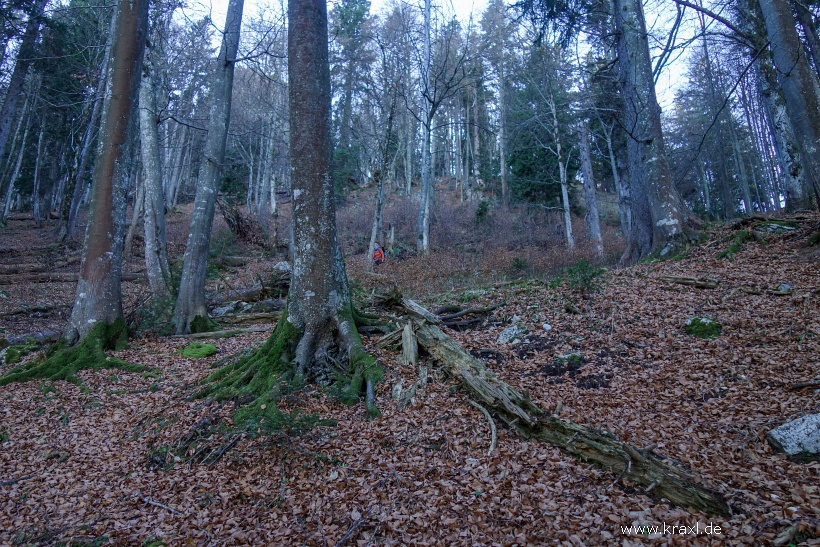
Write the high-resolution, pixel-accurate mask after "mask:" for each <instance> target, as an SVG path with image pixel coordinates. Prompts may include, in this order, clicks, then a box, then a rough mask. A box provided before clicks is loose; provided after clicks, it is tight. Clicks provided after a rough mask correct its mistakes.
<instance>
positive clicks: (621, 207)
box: [596, 111, 632, 237]
mask: <svg viewBox="0 0 820 547" xmlns="http://www.w3.org/2000/svg"><path fill="white" fill-rule="evenodd" d="M596 112H597V111H596ZM598 121H600V122H601V125H602V126H603V127H604V139H605V140H606V149H607V155H608V156H609V168H610V170H611V171H612V181H613V183H614V184H615V192H616V194H617V196H618V218H619V220H620V222H621V233H623V235H624V237H629V233H630V232H631V231H632V207H631V206H630V203H629V185H628V184H627V183H626V181H624V180H623V179H621V174H620V172H619V170H618V158H617V157H616V155H615V147H614V146H613V143H612V132H613V131H614V130H615V122H614V121H613V122H612V124H611V125H605V124H604V122H603V120H602V119H601V116H600V114H598Z"/></svg>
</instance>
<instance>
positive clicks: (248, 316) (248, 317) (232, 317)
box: [214, 311, 282, 325]
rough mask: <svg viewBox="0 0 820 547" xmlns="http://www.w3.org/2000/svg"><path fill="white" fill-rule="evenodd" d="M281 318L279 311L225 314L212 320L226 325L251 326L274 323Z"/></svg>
mask: <svg viewBox="0 0 820 547" xmlns="http://www.w3.org/2000/svg"><path fill="white" fill-rule="evenodd" d="M281 317H282V312H281V311H275V312H258V313H226V314H225V315H220V316H219V317H215V318H214V319H215V320H216V321H217V322H219V323H223V324H226V325H252V324H256V323H276V322H278V321H279V318H281Z"/></svg>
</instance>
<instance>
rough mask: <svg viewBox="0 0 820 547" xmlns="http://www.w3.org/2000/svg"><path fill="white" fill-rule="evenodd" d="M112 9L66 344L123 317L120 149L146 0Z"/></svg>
mask: <svg viewBox="0 0 820 547" xmlns="http://www.w3.org/2000/svg"><path fill="white" fill-rule="evenodd" d="M115 9H116V15H115V24H114V27H113V28H112V30H111V32H112V33H114V34H113V35H114V37H115V38H114V44H113V48H112V63H111V67H110V72H111V74H110V81H111V85H110V86H109V88H108V90H107V91H106V96H105V104H104V106H103V117H102V119H103V125H102V128H101V130H100V138H99V144H98V146H97V161H96V162H95V164H94V176H93V179H92V186H91V207H90V212H89V221H88V228H87V229H86V235H85V247H84V250H83V260H82V266H81V267H80V279H79V282H78V283H77V293H76V297H75V299H74V307H73V309H72V311H71V319H70V320H69V324H68V329H67V330H66V334H65V337H66V340H67V341H68V343H69V344H74V343H76V342H77V341H79V340H81V339H83V338H85V336H86V335H87V334H88V333H89V331H91V330H92V329H93V328H94V326H95V325H97V324H98V323H104V324H111V323H114V322H115V321H116V320H118V319H121V318H122V294H121V292H120V280H121V275H122V249H123V235H124V231H125V208H126V194H127V189H126V188H125V185H124V182H125V181H126V178H127V177H126V176H125V173H126V171H127V168H128V162H127V159H128V158H127V156H126V154H125V152H126V148H127V145H128V137H129V128H130V126H131V125H132V124H131V123H130V122H131V121H132V117H133V114H134V112H133V111H134V107H135V104H136V101H135V98H136V96H137V91H138V88H139V80H140V66H141V63H142V54H143V49H144V47H145V37H146V30H147V27H148V0H119V2H118V3H117V7H116V8H115Z"/></svg>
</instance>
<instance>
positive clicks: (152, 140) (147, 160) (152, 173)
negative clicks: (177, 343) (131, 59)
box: [140, 49, 171, 298]
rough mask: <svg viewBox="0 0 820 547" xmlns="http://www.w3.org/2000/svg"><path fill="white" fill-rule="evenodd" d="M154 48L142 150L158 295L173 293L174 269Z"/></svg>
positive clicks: (148, 242) (144, 86) (151, 268)
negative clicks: (167, 225)
mask: <svg viewBox="0 0 820 547" xmlns="http://www.w3.org/2000/svg"><path fill="white" fill-rule="evenodd" d="M153 53H154V52H153V51H151V50H150V49H149V50H147V51H146V59H145V63H143V67H142V81H141V82H140V152H141V157H142V173H143V182H142V186H143V189H144V190H143V191H144V194H143V195H144V198H143V199H144V201H143V206H144V215H145V221H144V223H143V225H144V229H145V272H146V275H147V277H148V285H149V286H150V287H151V294H152V295H153V296H154V298H168V297H170V296H171V290H170V282H171V272H170V270H169V267H168V255H167V252H166V246H165V200H164V193H163V191H162V172H161V169H160V154H159V131H158V129H157V125H158V124H159V118H158V116H157V99H156V91H155V90H154V81H153V72H154V63H153V59H152V55H153Z"/></svg>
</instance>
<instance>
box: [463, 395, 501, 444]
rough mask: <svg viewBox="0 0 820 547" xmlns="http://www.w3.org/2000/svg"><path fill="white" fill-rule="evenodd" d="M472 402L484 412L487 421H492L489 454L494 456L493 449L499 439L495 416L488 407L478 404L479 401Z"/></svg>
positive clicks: (471, 402)
mask: <svg viewBox="0 0 820 547" xmlns="http://www.w3.org/2000/svg"><path fill="white" fill-rule="evenodd" d="M470 404H471V405H473V406H474V407H476V408H477V409H479V410H480V411H481V413H482V414H484V416H485V417H486V418H487V421H488V422H490V437H491V438H490V449H489V450H487V455H488V456H492V455H493V451H494V450H495V443H496V440H497V439H498V433H497V431H496V429H495V420H493V417H492V415H491V414H490V411H489V410H487V409H486V408H484V407H483V406H481V405H480V404H478V403H477V402H475V401H470Z"/></svg>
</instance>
